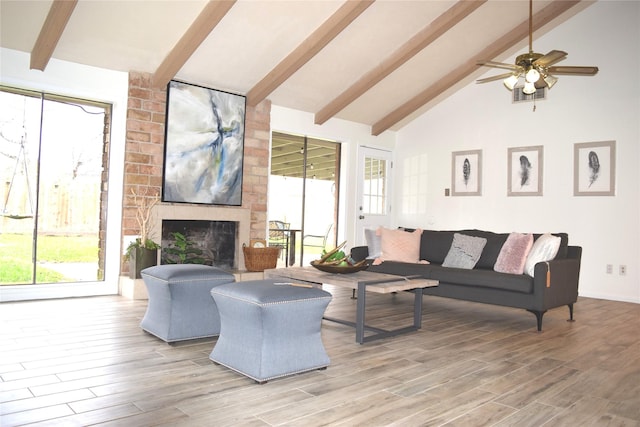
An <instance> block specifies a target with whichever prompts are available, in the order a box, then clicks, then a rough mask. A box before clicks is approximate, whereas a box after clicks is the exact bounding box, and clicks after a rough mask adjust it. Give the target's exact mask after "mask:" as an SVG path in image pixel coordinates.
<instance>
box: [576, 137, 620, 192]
mask: <svg viewBox="0 0 640 427" xmlns="http://www.w3.org/2000/svg"><path fill="white" fill-rule="evenodd" d="M615 192H616V142H615V141H600V142H583V143H576V144H574V145H573V195H574V196H615Z"/></svg>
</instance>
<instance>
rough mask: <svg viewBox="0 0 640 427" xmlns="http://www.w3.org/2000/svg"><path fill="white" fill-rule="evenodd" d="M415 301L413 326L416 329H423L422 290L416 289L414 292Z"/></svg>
mask: <svg viewBox="0 0 640 427" xmlns="http://www.w3.org/2000/svg"><path fill="white" fill-rule="evenodd" d="M414 294H415V296H414V298H415V299H414V300H413V326H415V327H416V329H420V328H422V288H416V289H415V290H414Z"/></svg>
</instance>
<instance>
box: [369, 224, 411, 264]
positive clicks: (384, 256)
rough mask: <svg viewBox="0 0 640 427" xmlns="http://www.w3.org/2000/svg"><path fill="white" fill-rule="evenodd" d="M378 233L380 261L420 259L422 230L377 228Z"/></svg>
mask: <svg viewBox="0 0 640 427" xmlns="http://www.w3.org/2000/svg"><path fill="white" fill-rule="evenodd" d="M378 234H380V246H381V249H382V251H381V254H380V258H379V259H380V260H381V261H400V262H418V261H419V260H420V236H421V235H422V230H421V229H419V228H418V229H417V230H415V231H414V232H412V233H409V232H406V231H404V230H399V229H398V230H389V229H387V228H384V227H380V228H378Z"/></svg>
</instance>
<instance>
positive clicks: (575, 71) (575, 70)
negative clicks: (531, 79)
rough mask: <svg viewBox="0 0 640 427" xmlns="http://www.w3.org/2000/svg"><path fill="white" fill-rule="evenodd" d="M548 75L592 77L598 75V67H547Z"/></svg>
mask: <svg viewBox="0 0 640 427" xmlns="http://www.w3.org/2000/svg"><path fill="white" fill-rule="evenodd" d="M549 73H550V74H565V75H576V76H594V75H596V74H597V73H598V67H578V66H576V67H571V66H559V67H549Z"/></svg>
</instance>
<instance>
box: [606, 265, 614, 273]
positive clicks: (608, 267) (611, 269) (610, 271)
mask: <svg viewBox="0 0 640 427" xmlns="http://www.w3.org/2000/svg"><path fill="white" fill-rule="evenodd" d="M607 274H613V264H607Z"/></svg>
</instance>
